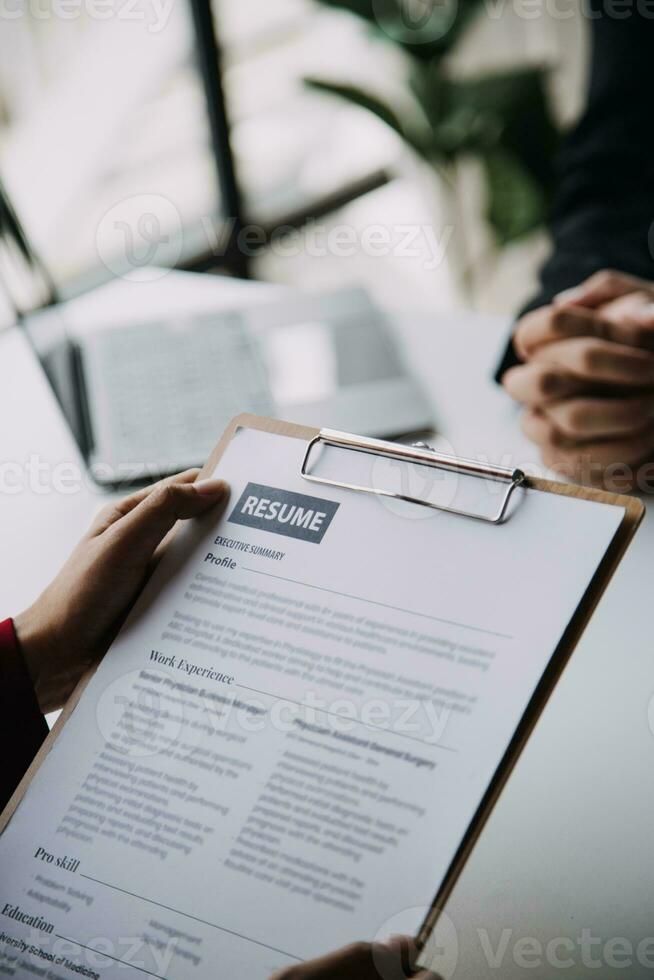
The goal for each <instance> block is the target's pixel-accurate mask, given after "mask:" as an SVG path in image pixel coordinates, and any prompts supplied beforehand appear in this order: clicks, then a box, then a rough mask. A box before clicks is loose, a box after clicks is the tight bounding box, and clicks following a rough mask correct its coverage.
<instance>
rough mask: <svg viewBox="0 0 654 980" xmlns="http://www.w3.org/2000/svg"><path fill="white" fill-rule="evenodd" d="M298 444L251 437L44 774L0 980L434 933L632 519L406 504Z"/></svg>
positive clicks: (152, 971) (8, 876) (578, 505)
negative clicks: (469, 848) (311, 463)
mask: <svg viewBox="0 0 654 980" xmlns="http://www.w3.org/2000/svg"><path fill="white" fill-rule="evenodd" d="M305 448H306V446H305V444H304V443H303V442H302V441H301V440H298V439H293V438H290V437H285V436H279V435H273V434H271V433H268V432H261V431H255V430H250V429H240V430H239V431H238V432H237V434H236V436H235V437H234V439H233V440H232V441H231V443H230V444H229V446H228V448H227V450H226V452H225V454H224V456H223V458H222V460H221V462H220V464H219V467H218V471H217V473H218V475H220V476H222V477H223V478H224V479H225V480H227V482H228V483H229V485H230V488H231V496H230V500H229V502H228V504H227V506H226V508H225V509H224V510H223V511H222V513H221V514H214V515H208V517H207V518H205V519H203V520H202V521H199V522H196V523H195V524H193V525H192V526H186V527H184V528H183V529H182V530H181V531H180V532H179V534H178V535H177V537H176V538H175V539H174V541H173V543H172V546H171V547H170V548H169V550H168V551H167V553H166V555H165V557H164V559H163V560H162V562H161V563H160V565H159V566H158V568H157V570H156V572H155V574H154V576H153V577H152V579H151V580H150V582H149V583H148V586H147V587H146V589H145V592H144V594H143V596H142V597H141V600H140V601H139V603H138V605H137V607H136V608H135V610H134V611H133V613H132V615H131V617H130V619H129V620H128V622H127V624H126V626H125V627H124V629H123V630H122V632H121V634H120V635H119V637H118V639H117V640H116V642H115V643H114V644H113V646H112V648H111V650H110V651H109V653H108V654H107V656H106V657H105V659H104V660H103V662H102V663H101V665H100V666H99V668H98V670H97V671H96V673H95V674H94V676H93V677H92V679H91V680H90V682H89V684H88V686H87V687H86V689H85V691H84V693H83V694H82V696H81V698H80V700H79V702H78V703H77V705H76V707H75V709H74V711H73V712H72V715H71V716H70V717H69V719H68V720H67V722H66V724H65V725H64V727H63V729H62V731H61V733H60V734H59V736H58V738H57V739H56V741H55V743H54V745H53V747H52V749H51V751H50V752H49V754H48V755H47V757H46V759H45V761H44V762H43V763H42V765H41V767H40V769H39V770H38V772H37V774H36V776H35V777H34V779H33V780H32V782H31V784H30V786H29V789H28V790H27V793H26V795H25V797H24V799H23V800H22V802H21V803H20V805H19V807H18V809H17V811H16V812H15V814H14V815H13V817H12V819H11V820H10V822H9V824H8V826H7V828H6V830H5V831H4V833H3V835H2V837H1V838H0V974H2V976H9V977H11V976H15V977H21V978H22V977H28V976H29V977H32V976H43V977H47V978H49V980H54V978H57V980H59V978H62V980H64V978H65V980H71V978H74V977H81V976H82V977H91V978H96V977H97V978H99V977H103V978H107V980H113V978H118V977H121V978H125V977H130V976H134V977H135V978H138V977H148V976H150V977H152V976H154V977H161V978H164V977H165V978H168V980H188V978H191V980H194V978H197V980H205V978H206V980H209V978H211V980H214V978H216V977H225V978H227V977H236V976H246V977H248V978H249V980H263V978H265V977H267V976H269V974H270V973H271V972H272V971H273V970H274V969H277V968H279V967H282V966H285V965H289V964H294V963H297V962H299V961H302V960H305V959H308V958H311V957H314V956H317V955H319V954H322V953H325V952H327V951H329V950H331V949H335V948H337V947H338V946H341V945H343V944H345V943H348V942H351V941H353V940H356V939H364V940H371V939H374V938H376V937H378V938H383V937H385V936H387V935H388V934H389V933H396V932H398V931H406V930H407V929H413V930H417V929H418V928H419V926H420V923H421V921H422V920H423V918H424V916H425V914H426V911H427V909H428V908H429V906H430V904H431V903H432V900H433V898H434V895H435V894H436V891H437V889H438V886H439V884H440V882H441V881H442V880H443V877H444V875H445V874H446V872H447V869H448V866H449V865H450V862H451V861H452V858H453V856H454V854H455V852H456V850H457V847H458V845H459V844H460V842H461V839H462V837H463V835H464V833H465V831H466V829H467V827H468V826H469V824H470V821H471V819H472V817H473V815H474V813H475V810H476V808H477V806H478V804H479V802H480V800H481V798H482V796H483V794H484V792H485V790H486V788H487V786H488V783H489V781H490V779H491V778H492V776H493V774H494V772H495V770H496V769H497V767H498V764H499V762H500V760H501V758H502V756H503V753H504V752H505V750H506V748H507V745H508V743H509V741H510V739H511V737H512V735H513V733H514V731H515V728H516V725H517V724H518V722H519V720H520V718H521V716H522V714H523V712H524V710H525V707H526V705H527V703H528V702H529V699H530V697H531V695H532V694H533V691H534V688H535V686H536V684H537V683H538V681H539V679H540V677H541V675H542V673H543V671H544V669H545V667H546V666H547V664H548V662H549V659H550V657H551V656H552V653H553V651H554V650H555V648H556V646H557V643H558V642H559V640H560V638H561V636H562V633H563V631H564V630H565V627H566V626H567V624H568V622H569V620H570V618H571V616H572V615H573V613H574V610H575V609H576V606H577V605H578V603H579V600H580V598H581V597H582V595H583V593H584V591H585V590H586V588H587V586H588V584H589V582H590V580H591V578H592V576H593V574H594V572H595V570H596V567H597V565H598V563H599V562H600V560H601V558H602V556H603V555H604V553H605V551H606V548H607V547H608V545H609V543H610V542H611V540H612V538H613V536H614V534H615V532H616V530H617V528H618V525H619V523H620V520H621V518H622V516H623V511H622V510H621V509H620V508H617V507H610V506H606V505H604V504H599V503H589V502H588V501H578V500H576V499H573V498H570V497H564V496H556V495H552V494H545V493H537V492H526V493H525V494H523V497H522V499H521V500H520V502H519V505H518V506H517V507H516V509H515V511H514V513H513V514H512V515H511V518H510V520H509V521H508V522H507V523H506V524H504V525H502V526H498V527H496V526H492V525H488V524H482V523H479V522H475V521H471V520H467V519H465V518H461V517H456V516H451V515H447V514H444V513H439V512H437V511H428V510H426V509H425V508H419V507H416V506H406V507H403V508H399V507H397V506H396V505H394V504H393V503H392V502H391V501H388V500H384V499H383V498H378V497H376V496H371V495H368V494H362V493H356V492H351V491H347V490H339V489H335V488H333V487H327V486H321V485H318V484H314V483H309V482H307V481H306V480H304V479H302V477H301V476H300V474H299V470H300V463H301V460H302V456H303V453H304V450H305ZM342 456H343V457H347V458H343V460H340V458H339V462H342V464H343V465H345V466H348V465H352V466H353V467H356V466H358V467H359V468H360V469H361V467H364V468H365V467H368V468H369V467H370V466H371V465H372V462H371V458H370V457H365V458H364V459H363V460H362V459H361V458H357V454H356V453H347V454H345V453H344V454H342ZM348 460H349V461H351V462H348ZM340 475H341V476H342V475H343V474H342V473H341V474H340ZM479 485H480V487H481V488H482V489H481V491H480V492H489V491H488V489H484V484H483V481H481V482H480V484H479Z"/></svg>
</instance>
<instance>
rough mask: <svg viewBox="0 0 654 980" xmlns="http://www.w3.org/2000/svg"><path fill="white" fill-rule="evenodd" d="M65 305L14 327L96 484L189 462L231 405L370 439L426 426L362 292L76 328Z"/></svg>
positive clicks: (381, 319) (397, 356) (411, 383)
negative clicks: (26, 342) (22, 334)
mask: <svg viewBox="0 0 654 980" xmlns="http://www.w3.org/2000/svg"><path fill="white" fill-rule="evenodd" d="M65 311H66V306H65V304H59V305H55V306H53V307H51V308H49V309H46V310H42V311H40V312H38V313H34V314H29V315H27V316H24V317H23V318H22V325H23V328H24V330H25V331H26V334H27V336H28V338H29V340H30V342H31V344H32V346H33V348H34V350H35V352H36V354H37V356H38V358H39V360H40V362H41V364H42V366H43V368H44V370H45V372H46V375H47V377H48V379H49V381H50V384H51V385H52V388H53V390H54V392H55V394H56V396H57V399H58V401H59V403H60V405H61V407H62V410H63V412H64V414H65V416H66V418H67V420H68V422H69V424H70V426H71V428H72V430H73V432H74V434H75V436H76V439H77V441H78V443H79V445H80V447H81V449H82V452H83V454H84V456H85V458H86V460H87V461H88V464H89V467H90V469H91V472H92V474H93V476H94V478H95V479H96V480H97V481H98V482H99V483H102V484H108V485H116V484H118V483H124V482H136V481H140V480H151V479H153V478H155V477H157V476H160V475H164V474H167V473H172V472H175V471H177V470H180V469H184V468H186V467H188V466H194V465H199V464H202V463H203V462H204V460H205V459H206V457H207V455H208V454H209V452H210V450H211V449H212V447H213V445H214V443H215V441H216V437H217V434H218V433H220V432H221V431H222V430H223V429H224V427H225V425H226V423H227V421H228V420H229V419H230V418H231V417H232V416H234V415H235V414H237V413H239V412H243V411H251V412H255V413H258V414H263V415H272V416H277V417H280V418H284V419H287V420H289V421H294V422H300V423H304V424H308V425H317V426H330V427H332V428H338V429H343V430H349V431H356V432H359V433H361V434H365V435H370V436H380V437H382V436H384V437H392V436H397V435H401V434H408V433H414V432H420V431H424V430H426V429H428V428H429V427H430V426H431V422H432V419H431V410H430V406H429V403H428V400H427V398H426V396H425V394H424V392H423V391H422V389H421V387H420V385H419V384H418V383H417V382H416V381H415V380H414V379H413V378H412V377H411V375H410V374H409V373H408V371H407V369H406V367H405V365H404V363H403V359H402V356H401V352H400V350H399V348H398V345H397V344H396V342H395V340H394V338H393V335H392V331H391V329H390V325H389V323H388V321H387V318H386V317H385V316H384V314H382V313H381V312H380V311H379V310H378V309H376V308H375V306H374V305H373V304H372V303H371V302H370V300H369V298H368V296H367V294H366V293H365V291H364V290H362V289H344V290H339V291H337V292H331V293H327V294H321V295H310V294H296V293H290V292H289V293H288V294H287V295H285V296H284V297H283V298H279V299H276V300H274V301H272V302H267V303H265V304H261V303H259V304H257V305H253V306H251V307H249V308H247V307H246V308H239V309H232V310H227V311H225V310H218V311H216V312H215V313H211V312H209V313H201V314H198V313H195V314H188V315H171V316H170V317H166V318H163V319H162V318H158V319H156V320H153V321H152V322H149V323H147V322H137V323H129V322H121V323H115V322H114V323H108V324H107V325H106V327H105V328H102V327H98V328H94V329H93V330H91V331H80V332H73V331H72V330H71V329H70V328H69V326H68V325H67V322H66V312H65Z"/></svg>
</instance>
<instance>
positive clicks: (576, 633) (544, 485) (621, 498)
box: [416, 477, 645, 968]
mask: <svg viewBox="0 0 654 980" xmlns="http://www.w3.org/2000/svg"><path fill="white" fill-rule="evenodd" d="M524 487H525V489H528V490H539V491H542V492H544V493H554V494H558V495H560V496H564V497H576V498H577V499H581V500H589V501H596V502H597V503H602V504H611V505H613V506H618V507H623V508H624V512H625V513H624V517H623V519H622V521H621V522H620V526H619V527H618V529H617V531H616V532H615V535H614V536H613V540H612V541H611V544H610V545H609V547H608V548H607V550H606V552H605V554H604V557H603V558H602V561H601V562H600V563H599V565H598V566H597V568H596V570H595V574H594V575H593V578H592V579H591V581H590V583H589V585H588V588H587V589H586V591H585V593H584V595H583V598H582V600H581V602H580V603H579V605H578V606H577V609H576V610H575V613H574V615H573V617H572V619H571V620H570V622H569V623H568V626H567V627H566V629H565V631H564V633H563V636H562V637H561V640H560V641H559V643H558V645H557V647H556V650H555V651H554V653H553V654H552V656H551V658H550V661H549V664H548V665H547V667H546V669H545V671H544V672H543V674H542V676H541V679H540V681H539V682H538V685H537V687H536V690H535V691H534V693H533V695H532V697H531V699H530V701H529V704H528V705H527V707H526V709H525V711H524V714H523V716H522V718H521V720H520V723H519V725H518V727H517V728H516V730H515V732H514V734H513V737H512V739H511V741H510V743H509V745H508V747H507V749H506V752H505V753H504V756H503V757H502V759H501V760H500V762H499V765H498V767H497V769H496V770H495V773H494V775H493V777H492V779H491V781H490V783H489V785H488V788H487V790H486V792H485V794H484V796H483V798H482V800H481V802H480V804H479V806H478V808H477V810H476V812H475V814H474V816H473V817H472V819H471V821H470V824H469V825H468V829H467V831H466V833H465V835H464V837H463V840H462V841H461V844H460V845H459V848H458V850H457V852H456V854H455V856H454V858H453V860H452V862H451V864H450V866H449V868H448V870H447V872H446V874H445V877H444V879H443V883H442V884H441V887H440V888H439V890H438V892H437V894H436V897H435V899H434V901H433V903H432V908H431V912H430V913H429V914H428V916H427V917H426V919H425V921H424V922H423V924H422V926H421V928H420V930H419V932H418V936H417V938H416V944H417V947H418V949H419V950H420V951H421V952H422V951H424V950H428V943H429V937H430V935H431V933H432V932H433V930H434V928H435V927H436V925H437V924H438V920H439V918H440V915H441V913H442V912H443V911H444V908H445V905H446V903H447V901H448V899H449V898H450V896H451V894H452V891H453V890H454V887H455V885H456V883H457V881H458V879H459V877H460V875H461V873H462V871H463V869H464V867H465V865H466V863H467V861H468V859H469V858H470V855H471V854H472V851H473V849H474V846H475V844H476V843H477V841H478V840H479V837H480V836H481V833H482V831H483V829H484V827H485V825H486V822H487V821H488V819H489V817H490V815H491V813H492V812H493V809H494V808H495V804H496V803H497V801H498V800H499V798H500V796H501V794H502V791H503V789H504V787H505V786H506V784H507V782H508V780H509V777H510V776H511V773H512V772H513V770H514V768H515V766H516V764H517V762H518V760H519V758H520V756H521V754H522V752H523V750H524V748H525V746H526V745H527V742H528V741H529V738H530V737H531V734H532V732H533V731H534V729H535V727H536V724H537V722H538V719H539V718H540V715H541V714H542V712H543V710H544V708H545V706H546V705H547V702H548V701H549V699H550V697H551V695H552V694H553V692H554V689H555V688H556V685H557V683H558V682H559V679H560V678H561V675H562V674H563V671H564V670H565V668H566V666H567V664H568V663H569V661H570V658H571V656H572V654H573V653H574V650H575V648H576V646H577V644H578V642H579V640H580V639H581V637H582V635H583V633H584V630H585V629H586V626H587V625H588V623H589V621H590V619H591V616H592V615H593V612H594V611H595V609H596V607H597V605H598V603H599V601H600V599H601V598H602V596H603V595H604V592H605V591H606V588H607V586H608V585H609V582H610V581H611V579H612V578H613V575H614V573H615V571H616V570H617V568H618V566H619V565H620V562H621V561H622V558H623V556H624V554H625V552H626V550H627V548H628V547H629V544H630V543H631V540H632V538H633V536H634V534H635V533H636V531H637V530H638V527H639V525H640V523H641V521H642V519H643V516H644V514H645V505H644V504H643V502H642V501H641V500H638V498H636V497H628V496H625V495H623V494H617V493H609V492H608V491H606V490H596V489H593V488H589V487H582V486H578V485H576V484H567V483H560V482H558V481H556V480H544V479H540V478H536V477H529V478H528V479H527V480H526V482H525V484H524ZM509 519H510V518H509ZM418 965H420V966H423V967H427V968H428V967H429V960H428V957H426V958H425V961H424V962H423V961H422V959H420V958H419V960H418Z"/></svg>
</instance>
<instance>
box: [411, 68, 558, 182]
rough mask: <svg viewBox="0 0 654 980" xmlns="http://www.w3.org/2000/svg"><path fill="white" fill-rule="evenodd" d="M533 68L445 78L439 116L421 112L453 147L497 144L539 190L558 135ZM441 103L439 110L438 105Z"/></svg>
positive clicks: (541, 76)
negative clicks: (477, 76) (448, 79)
mask: <svg viewBox="0 0 654 980" xmlns="http://www.w3.org/2000/svg"><path fill="white" fill-rule="evenodd" d="M545 79H546V72H545V71H544V70H543V69H542V68H539V67H535V68H534V67H530V68H517V69H514V70H512V71H504V72H499V73H494V74H487V75H484V76H481V77H479V78H473V79H462V80H456V81H455V80H452V81H449V82H448V84H447V86H446V91H445V93H444V94H443V93H441V95H440V119H435V118H433V115H430V108H429V107H428V106H425V111H426V113H427V115H428V117H429V118H430V119H431V122H432V125H433V126H434V129H435V131H436V132H437V133H439V130H440V133H439V138H440V140H441V141H444V138H445V137H446V136H447V137H448V138H449V140H450V143H451V145H452V149H453V151H459V152H460V151H463V150H466V151H468V152H471V151H472V152H478V153H484V152H488V151H489V150H491V149H492V148H494V147H495V148H501V149H503V150H505V151H507V152H509V153H510V154H511V155H512V156H513V157H514V158H515V159H517V160H519V161H521V163H522V164H523V165H524V167H525V168H526V169H527V171H528V172H529V173H530V174H531V175H532V177H533V178H534V179H535V180H536V181H537V182H538V183H539V184H541V185H542V186H543V187H544V188H547V187H550V186H551V185H552V182H553V158H554V152H555V150H556V148H557V146H558V141H559V134H558V131H557V126H556V124H555V122H554V118H553V116H552V113H551V111H550V106H549V100H548V97H547V92H546V88H545ZM443 105H444V106H445V108H443Z"/></svg>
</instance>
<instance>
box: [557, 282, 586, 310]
mask: <svg viewBox="0 0 654 980" xmlns="http://www.w3.org/2000/svg"><path fill="white" fill-rule="evenodd" d="M583 295H584V290H583V289H581V288H580V287H579V286H573V287H572V288H571V289H563V290H562V291H561V292H560V293H557V294H556V296H555V297H554V299H553V301H552V302H553V303H555V304H556V306H566V305H568V304H574V303H578V302H579V300H581V299H582V297H583Z"/></svg>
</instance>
